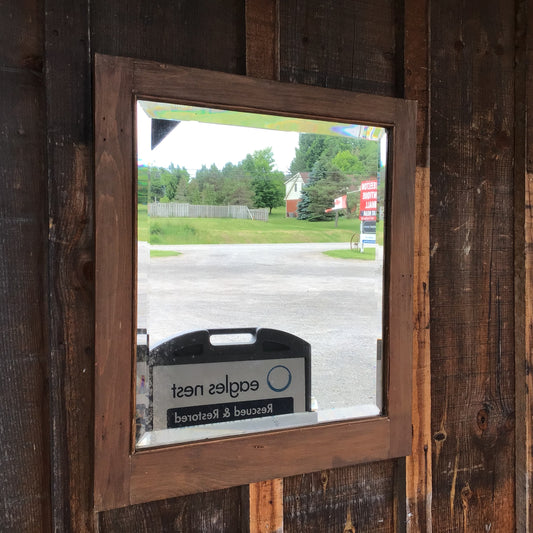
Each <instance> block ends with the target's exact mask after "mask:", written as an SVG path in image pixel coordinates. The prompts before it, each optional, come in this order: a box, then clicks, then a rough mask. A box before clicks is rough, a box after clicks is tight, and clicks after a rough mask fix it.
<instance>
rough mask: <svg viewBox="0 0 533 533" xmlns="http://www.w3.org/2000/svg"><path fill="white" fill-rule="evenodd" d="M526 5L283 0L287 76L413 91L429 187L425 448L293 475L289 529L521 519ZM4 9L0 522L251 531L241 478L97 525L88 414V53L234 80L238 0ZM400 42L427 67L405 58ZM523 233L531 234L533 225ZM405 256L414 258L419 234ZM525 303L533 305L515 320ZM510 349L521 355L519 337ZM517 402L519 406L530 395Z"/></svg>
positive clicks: (0, 54)
mask: <svg viewBox="0 0 533 533" xmlns="http://www.w3.org/2000/svg"><path fill="white" fill-rule="evenodd" d="M530 3H531V2H529V0H523V1H518V2H516V4H515V3H513V2H507V1H506V0H495V1H494V2H488V3H487V2H482V1H481V0H475V1H473V2H465V1H459V0H444V1H442V0H439V1H425V0H405V3H404V2H402V1H392V0H388V1H387V0H368V1H367V0H357V1H355V2H354V1H351V0H340V1H335V2H333V1H318V0H310V1H303V0H286V1H283V2H279V35H278V37H279V43H280V49H279V76H280V79H281V80H282V81H289V82H291V81H294V82H299V83H306V84H311V85H320V86H325V87H334V88H342V89H348V90H357V91H363V92H372V93H376V94H382V95H391V96H403V95H404V94H406V95H407V96H409V97H412V95H416V94H419V95H422V99H424V98H425V99H426V101H425V104H424V107H423V113H425V118H424V117H422V118H421V119H419V124H421V125H423V126H424V128H425V129H424V134H423V135H421V136H419V148H418V155H417V164H418V166H419V169H418V171H420V172H421V180H420V183H422V184H423V186H422V189H421V190H419V191H417V194H420V195H421V196H420V197H421V198H425V197H426V196H425V195H427V197H428V199H429V200H430V205H429V209H430V213H431V224H430V234H429V236H430V238H429V242H428V243H427V246H426V248H428V247H429V249H427V250H426V254H427V256H428V257H427V259H428V261H429V258H430V278H429V282H430V283H429V297H430V306H431V375H430V377H429V366H428V365H429V361H427V359H424V358H423V357H422V358H420V359H418V360H417V365H418V366H417V368H418V370H419V371H420V381H419V385H420V387H418V388H417V387H415V394H418V396H417V401H418V402H420V401H421V400H422V398H423V395H424V394H427V393H428V392H429V390H430V391H431V392H430V394H431V416H430V418H431V429H430V431H429V432H428V429H427V428H426V427H425V424H426V421H427V418H428V416H429V414H430V413H429V412H428V410H427V409H426V410H425V411H424V410H422V411H424V412H421V413H420V414H419V415H417V416H416V417H415V427H414V430H415V432H420V433H417V435H424V436H425V437H427V436H428V433H430V434H431V435H432V437H433V440H432V442H429V443H428V442H427V439H426V441H424V438H421V439H419V440H418V441H416V442H415V448H414V455H413V457H412V458H411V459H410V460H409V461H408V462H407V463H405V461H403V460H395V461H385V462H382V463H377V464H369V465H361V466H357V467H350V468H344V469H337V470H330V471H324V472H316V473H310V474H307V475H303V476H295V477H292V478H288V479H285V480H284V482H283V504H284V516H283V520H284V530H285V531H293V532H300V531H323V532H330V531H346V532H348V531H357V532H360V531H393V530H395V529H396V528H399V529H400V530H401V529H402V528H403V527H404V523H405V521H406V516H404V513H405V509H406V498H408V501H409V504H410V505H409V507H408V510H409V513H410V514H409V517H408V518H409V521H408V527H410V528H411V529H410V530H411V531H418V530H420V531H424V530H429V528H430V527H432V528H433V531H439V532H440V531H458V530H464V531H512V530H514V525H515V523H518V524H526V523H527V520H531V516H529V517H526V518H524V514H525V513H526V509H528V508H529V505H530V504H529V503H528V499H527V496H528V492H527V490H526V488H525V481H527V480H530V478H531V470H532V467H531V459H530V458H529V454H530V449H529V448H523V447H522V443H521V442H518V448H519V449H518V450H517V446H516V445H515V440H514V437H515V434H514V424H515V420H514V411H515V403H516V402H519V403H520V402H521V403H522V407H521V411H520V413H521V416H530V413H531V406H530V403H529V402H530V401H529V400H528V399H527V398H526V400H524V399H523V398H515V376H519V374H515V333H516V330H517V329H519V328H520V327H521V326H520V325H522V327H523V329H524V330H526V328H527V324H528V323H529V322H530V321H531V307H530V304H528V305H526V302H525V301H524V300H521V299H520V297H519V295H516V294H515V285H514V283H515V280H514V274H515V266H516V273H517V275H518V276H519V277H520V276H522V279H526V280H528V279H529V282H531V280H530V278H531V274H530V272H531V269H530V267H528V263H527V260H528V259H529V260H531V253H530V252H528V254H526V256H524V255H523V254H522V255H521V254H520V253H518V252H517V250H516V243H520V242H522V244H523V242H524V239H522V241H520V223H518V225H516V224H515V221H514V219H513V216H512V214H513V208H515V209H517V208H520V205H521V204H520V200H521V199H523V198H522V196H520V194H521V193H520V191H524V186H525V188H526V192H528V191H530V190H531V185H528V183H529V181H527V180H525V185H524V181H522V182H521V185H520V187H515V184H517V183H518V182H519V181H520V180H521V179H522V180H523V175H522V176H521V175H520V170H519V169H520V168H522V174H523V173H524V171H525V170H527V171H529V173H531V166H532V164H531V159H532V158H531V156H530V154H529V158H528V166H527V167H525V164H524V162H523V161H522V166H521V167H520V164H519V163H518V162H516V161H515V157H518V156H520V155H521V157H523V156H524V154H523V153H522V152H521V150H520V147H521V146H523V145H525V142H526V138H525V135H526V133H525V129H526V126H529V124H526V123H525V120H524V114H523V112H522V111H521V109H522V110H523V109H524V106H523V101H522V100H523V99H524V98H525V96H526V94H527V93H526V70H525V66H524V64H525V63H524V62H525V59H526V58H529V59H530V58H531V37H530V36H528V34H527V31H526V30H527V27H528V26H527V24H526V22H525V20H527V16H529V17H530V18H531V12H532V11H533V9H531V7H529V5H528V4H530ZM417 6H419V7H420V11H418V12H417V13H416V15H417V16H418V15H420V14H422V22H421V23H422V24H429V26H427V25H426V26H423V27H420V25H419V23H418V22H417V18H416V16H414V15H413V14H412V12H411V13H410V10H409V9H408V8H409V7H411V8H415V9H416V7H417ZM0 7H1V8H2V13H3V15H4V17H3V22H4V24H3V31H2V32H0V94H2V98H1V99H0V157H1V160H2V165H1V166H0V176H1V178H2V185H3V191H4V193H3V194H2V195H1V196H0V227H1V232H0V235H2V238H0V266H1V269H0V272H1V273H0V289H1V293H2V295H3V298H4V307H3V309H2V312H1V313H0V331H1V334H0V338H1V339H2V353H1V356H0V375H1V376H3V380H2V382H3V388H2V393H3V394H2V399H3V404H4V410H5V413H8V414H9V420H8V422H7V424H4V426H3V433H2V440H3V453H2V454H1V456H0V465H1V468H0V481H1V482H2V483H1V487H2V488H1V489H0V491H1V492H2V499H1V502H2V503H1V504H0V505H1V506H2V510H1V515H0V516H1V518H0V520H1V526H0V529H2V530H5V531H46V530H48V529H52V527H53V529H55V530H56V531H76V532H83V531H94V530H95V529H99V530H100V531H102V532H115V531H131V532H148V531H150V532H154V531H184V532H185V531H187V532H189V531H190V532H193V531H199V532H200V531H201V532H209V531H213V532H214V531H227V532H235V531H240V530H246V529H247V525H246V523H247V518H248V514H247V513H248V502H247V498H248V493H247V491H246V490H242V489H241V488H239V487H235V488H233V489H229V490H225V491H217V492H213V493H206V494H197V495H192V496H188V497H185V498H179V499H175V500H167V501H162V502H152V503H150V504H145V505H138V506H134V507H128V508H125V509H118V510H113V511H109V512H105V513H101V514H99V515H98V516H96V517H95V516H94V515H93V513H92V510H91V508H92V502H91V487H92V480H91V471H92V459H91V442H92V429H91V428H92V420H91V414H90V413H91V406H92V401H93V399H92V398H93V389H92V387H93V381H92V357H93V353H92V346H93V324H94V322H93V316H92V313H93V308H94V300H93V292H92V269H93V266H92V261H93V252H92V246H93V227H92V224H93V218H92V216H93V215H92V205H93V191H92V135H93V133H92V125H91V117H92V100H91V87H92V82H91V80H92V74H91V69H92V60H91V57H92V53H94V52H99V53H107V54H116V55H126V56H134V57H139V58H145V59H155V60H158V61H162V62H169V63H175V64H182V65H185V66H194V67H200V68H208V69H212V70H220V71H227V72H233V73H238V74H245V73H246V50H247V43H246V32H245V24H244V22H245V2H244V1H242V0H224V1H221V2H209V1H207V0H201V1H197V2H187V1H185V0H180V1H175V0H173V1H171V0H163V1H159V2H141V1H138V2H135V1H134V2H121V1H119V0H112V1H109V0H108V1H106V2H104V1H103V0H94V1H92V2H81V3H78V4H77V5H72V4H71V3H69V2H65V1H64V0H47V1H46V2H44V3H41V2H38V1H34V2H30V1H29V0H26V1H23V2H15V1H11V2H10V1H7V2H4V3H1V5H0ZM528 7H529V9H528ZM517 13H518V15H519V16H518V17H516V15H517ZM430 20H431V22H429V21H430ZM517 20H518V22H516V21H517ZM410 36H413V38H414V39H415V40H416V42H417V43H420V47H422V49H423V50H424V54H422V55H419V54H420V50H419V49H417V48H415V47H413V46H411V47H410V46H409V45H410V44H411V41H410V40H409V39H410V38H411V37H410ZM429 36H431V37H430V38H429ZM517 36H519V37H520V39H519V40H518V41H515V39H516V37H517ZM526 36H527V37H528V38H527V39H526V38H525V37H526ZM515 42H518V43H519V46H518V48H517V50H518V51H516V50H515ZM404 44H405V48H404ZM515 56H516V57H518V59H520V58H521V61H522V63H520V62H519V65H521V66H520V68H518V67H517V66H516V64H515ZM425 61H426V62H427V64H428V65H429V67H430V69H431V84H430V85H428V84H429V79H428V78H427V77H425V76H424V75H423V70H424V68H425V66H424V62H425ZM409 65H411V66H413V65H414V70H410V68H409ZM520 69H522V70H520ZM413 72H414V73H415V75H414V77H413V76H412V74H413ZM275 75H277V74H276V73H275ZM527 75H528V76H529V78H531V67H529V70H528V71H527ZM428 87H429V89H428ZM429 94H431V98H430V100H428V97H429ZM521 105H522V107H520V106H521ZM430 109H431V112H430V111H429V110H430ZM427 117H431V122H430V123H429V122H428V120H427ZM429 125H430V126H431V133H429ZM529 129H531V128H529ZM530 138H531V135H530V134H529V139H530ZM428 139H429V141H428ZM429 147H431V154H430V155H429ZM529 152H531V148H529ZM515 163H516V164H515ZM429 168H430V169H431V170H430V172H431V173H430V174H429V170H428V169H429ZM517 169H518V170H517ZM529 175H530V174H529ZM428 177H430V179H431V194H430V195H429V183H428V181H427V180H428ZM528 187H529V188H528ZM522 194H523V193H522ZM526 205H528V204H527V202H526ZM529 209H530V207H529ZM528 213H529V211H528ZM528 216H530V215H528ZM426 218H427V217H426ZM420 220H421V223H422V224H423V223H424V216H423V209H422V217H421V219H420ZM517 220H522V221H523V220H524V217H522V219H519V217H518V218H517ZM527 221H529V224H530V220H529V219H527ZM522 225H523V224H522ZM48 238H49V241H48ZM525 241H526V243H530V242H531V229H530V226H529V233H526V236H525ZM419 250H420V253H421V254H423V253H424V242H422V243H421V244H419ZM528 250H529V248H528ZM515 260H516V263H515ZM424 261H425V260H424ZM424 261H421V263H420V265H421V267H420V270H419V272H420V276H419V280H420V282H421V283H422V282H424V264H425V263H424ZM526 267H527V268H526ZM422 286H423V285H421V287H422ZM529 287H530V285H529ZM418 288H420V287H418ZM418 288H417V290H418ZM517 289H520V284H517ZM427 294H428V293H427V292H424V291H422V293H421V294H420V295H419V296H418V298H419V299H421V300H422V301H425V299H426V298H427ZM528 294H530V293H528ZM517 302H518V304H517ZM520 302H522V308H528V309H529V311H527V313H529V314H527V313H526V320H524V318H523V317H521V319H520V320H518V321H517V322H516V325H515V305H516V309H519V308H520ZM29 304H31V305H29ZM427 316H428V314H427V311H426V312H425V314H424V316H423V318H424V319H427ZM419 318H420V317H419ZM528 320H529V322H528ZM422 324H424V322H423V321H422ZM517 339H518V341H517V343H518V344H520V342H522V344H521V345H520V346H522V348H523V349H525V350H526V355H527V356H528V357H529V361H530V359H531V353H530V351H531V348H530V346H529V345H528V344H527V343H528V342H529V343H531V336H530V333H529V334H526V333H523V336H522V337H521V336H520V334H517ZM520 339H522V340H520ZM426 341H427V339H426V338H425V337H421V336H419V337H418V338H417V342H418V343H419V344H418V348H417V349H418V352H417V353H419V354H424V353H427V352H425V351H424V350H425V349H426V348H425V346H427V345H426V344H425V343H426ZM415 351H416V349H415ZM517 360H518V361H519V362H521V363H522V362H523V357H518V356H517ZM520 375H521V376H522V378H523V380H524V381H525V380H526V379H529V380H530V379H531V378H530V377H528V376H526V374H525V372H524V373H523V374H520ZM517 380H518V378H517ZM429 385H430V386H431V389H429ZM519 390H520V391H521V393H523V395H525V384H524V386H523V390H522V389H520V388H519ZM519 423H521V422H520V421H519ZM530 432H531V424H530V422H528V423H527V424H526V425H525V429H522V430H521V433H520V435H522V437H523V438H525V439H526V441H527V442H528V443H530V442H531V435H530ZM415 440H416V439H415ZM428 444H429V449H428ZM524 446H525V444H524ZM528 446H530V444H528ZM428 453H429V454H430V461H428V460H427V454H428ZM520 458H521V459H520ZM515 460H518V461H519V465H518V468H516V469H515ZM520 461H521V462H520ZM524 463H526V464H524ZM424 465H426V470H425V471H424ZM428 465H429V471H428V470H427V468H428ZM431 465H433V467H431ZM415 470H416V472H415ZM515 472H517V474H516V475H515ZM518 473H520V475H521V476H522V478H523V479H522V478H520V479H518V480H517V476H518V475H519V474H518ZM428 475H429V477H428ZM406 478H407V479H409V480H410V483H408V484H407V487H408V488H407V493H406V483H405V481H406ZM428 480H429V486H428V485H427V483H428ZM517 481H518V482H517ZM515 482H517V483H515ZM515 485H516V487H517V489H516V494H515ZM50 488H51V490H50ZM421 491H422V492H421ZM420 494H423V496H422V497H420ZM417 495H418V496H419V499H418V501H417V500H416V498H417ZM51 500H52V502H51ZM517 505H518V506H519V507H518V508H519V511H521V513H522V514H521V517H520V518H519V519H518V520H517V519H516V518H515V515H514V513H515V507H516V506H517ZM52 524H53V525H52Z"/></svg>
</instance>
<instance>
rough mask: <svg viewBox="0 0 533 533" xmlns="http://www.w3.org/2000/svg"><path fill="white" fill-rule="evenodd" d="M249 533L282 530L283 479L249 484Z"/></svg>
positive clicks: (279, 532) (279, 531) (273, 532)
mask: <svg viewBox="0 0 533 533" xmlns="http://www.w3.org/2000/svg"><path fill="white" fill-rule="evenodd" d="M249 509H250V512H249V515H250V518H249V520H250V533H281V532H282V531H283V480H282V479H272V480H269V481H260V482H259V483H252V484H251V485H249Z"/></svg>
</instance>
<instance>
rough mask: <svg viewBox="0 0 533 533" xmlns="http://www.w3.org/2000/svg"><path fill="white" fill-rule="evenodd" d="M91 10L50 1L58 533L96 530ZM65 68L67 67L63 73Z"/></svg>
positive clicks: (50, 183) (48, 61) (50, 186)
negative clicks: (94, 519) (93, 444)
mask: <svg viewBox="0 0 533 533" xmlns="http://www.w3.org/2000/svg"><path fill="white" fill-rule="evenodd" d="M88 27H89V12H88V7H87V4H85V3H84V2H81V3H79V4H76V5H75V6H74V5H67V4H66V3H65V2H62V1H61V0H46V2H45V54H46V74H47V76H46V93H47V102H46V113H47V138H48V142H47V158H48V216H49V261H48V271H49V295H50V352H51V353H50V357H51V365H50V401H51V407H50V409H51V417H52V423H51V427H52V434H51V447H52V484H51V487H52V497H53V527H54V530H56V531H79V532H84V531H91V530H92V528H93V513H92V508H91V507H92V483H91V479H92V461H91V457H92V434H93V419H92V405H93V398H92V396H93V372H92V368H93V344H94V333H93V328H94V318H93V315H94V295H93V288H92V283H93V279H94V276H93V262H94V257H93V250H92V247H93V217H92V208H93V194H92V174H93V172H92V169H93V164H92V154H91V151H92V146H91V144H92V126H91V125H92V108H91V100H92V95H91V70H90V69H91V66H90V49H89V42H88V39H87V34H88ZM65 65H68V68H65Z"/></svg>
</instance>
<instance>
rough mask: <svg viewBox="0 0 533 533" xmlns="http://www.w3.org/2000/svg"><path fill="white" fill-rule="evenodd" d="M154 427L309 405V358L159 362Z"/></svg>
mask: <svg viewBox="0 0 533 533" xmlns="http://www.w3.org/2000/svg"><path fill="white" fill-rule="evenodd" d="M152 380H153V381H152V383H153V388H152V400H153V402H152V406H153V430H160V429H167V428H179V427H189V426H195V425H200V424H216V423H219V422H230V421H233V420H245V419H251V418H260V417H267V416H275V415H283V414H290V413H297V412H304V411H305V410H306V380H305V358H304V357H291V358H286V359H261V360H252V361H227V362H221V363H196V364H177V365H157V366H154V367H153V376H152Z"/></svg>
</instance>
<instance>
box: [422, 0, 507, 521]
mask: <svg viewBox="0 0 533 533" xmlns="http://www.w3.org/2000/svg"><path fill="white" fill-rule="evenodd" d="M430 9H431V20H432V24H431V39H432V41H431V50H432V53H431V72H432V93H431V117H432V120H431V143H432V144H431V156H430V163H431V207H430V209H431V214H432V219H431V230H430V231H431V233H430V239H431V242H430V250H431V270H430V301H431V352H432V360H431V376H432V378H431V386H432V394H431V403H432V433H433V439H434V443H433V502H432V511H433V512H432V523H433V528H434V530H435V531H483V530H485V531H487V530H490V531H514V528H515V517H514V506H515V498H514V486H515V475H514V461H515V446H514V404H515V390H514V295H513V288H514V279H513V260H514V250H513V231H514V228H513V217H512V216H511V215H510V214H511V213H512V212H513V178H514V176H513V158H514V104H515V102H514V90H513V89H514V83H513V79H514V75H513V72H514V44H515V41H514V39H515V35H514V28H515V25H514V24H515V7H514V4H513V3H511V4H509V3H508V2H505V1H497V2H491V3H490V4H487V3H484V2H470V3H468V4H465V3H463V2H456V1H453V0H447V1H439V2H431V5H430Z"/></svg>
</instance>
